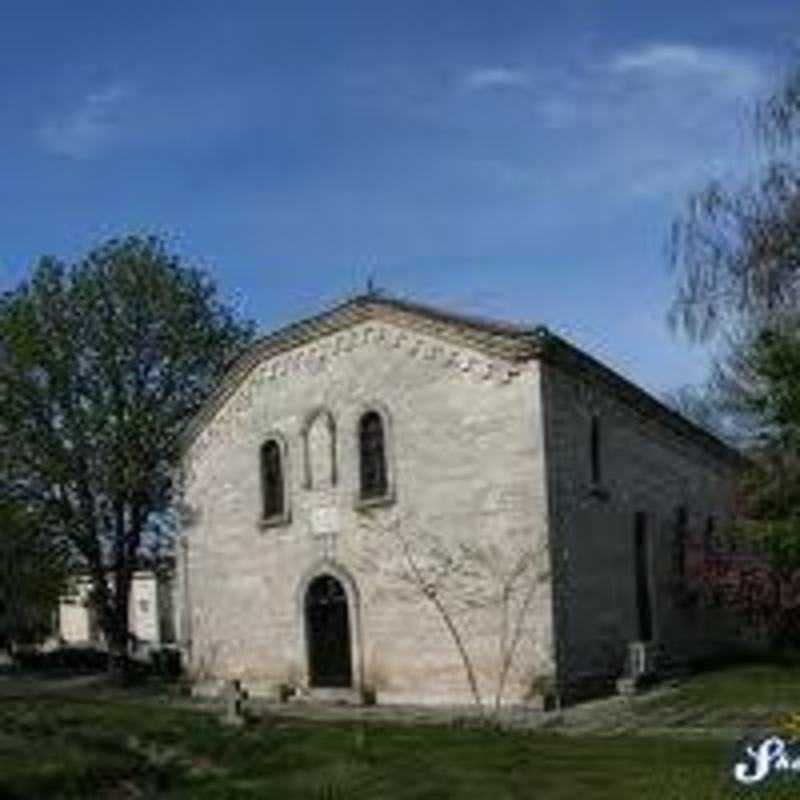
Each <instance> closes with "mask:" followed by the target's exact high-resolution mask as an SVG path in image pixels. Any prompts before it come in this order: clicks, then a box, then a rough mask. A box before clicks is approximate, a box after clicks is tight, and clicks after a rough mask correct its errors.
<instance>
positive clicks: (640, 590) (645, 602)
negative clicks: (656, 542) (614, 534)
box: [633, 511, 653, 642]
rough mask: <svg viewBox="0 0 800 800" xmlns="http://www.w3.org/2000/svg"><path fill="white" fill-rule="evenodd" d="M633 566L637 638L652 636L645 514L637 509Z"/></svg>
mask: <svg viewBox="0 0 800 800" xmlns="http://www.w3.org/2000/svg"><path fill="white" fill-rule="evenodd" d="M633 544H634V567H635V573H636V611H637V617H638V620H637V622H638V626H637V627H638V629H639V640H640V641H642V642H649V641H650V640H651V639H652V638H653V604H652V598H651V597H650V568H649V563H648V562H649V552H648V551H649V547H648V543H647V515H646V514H645V513H644V512H643V511H637V512H636V516H635V519H634V542H633Z"/></svg>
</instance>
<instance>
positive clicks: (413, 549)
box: [175, 294, 739, 705]
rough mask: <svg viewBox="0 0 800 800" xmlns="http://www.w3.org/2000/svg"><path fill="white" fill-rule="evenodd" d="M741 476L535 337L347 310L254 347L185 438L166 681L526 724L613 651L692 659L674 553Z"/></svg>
mask: <svg viewBox="0 0 800 800" xmlns="http://www.w3.org/2000/svg"><path fill="white" fill-rule="evenodd" d="M738 464H739V456H738V455H737V454H736V453H735V452H734V451H732V450H730V449H729V448H727V447H726V446H725V445H723V444H722V443H721V442H719V441H718V440H716V439H714V438H713V437H712V436H710V435H709V434H707V433H705V432H704V431H702V430H700V429H699V428H697V427H695V426H694V425H692V424H691V423H689V422H688V421H686V420H685V419H683V418H682V417H680V416H679V415H677V414H675V413H674V412H673V411H671V410H669V409H667V408H666V407H665V406H663V405H662V404H661V403H659V402H658V401H656V400H654V399H653V398H652V397H650V396H649V395H647V394H646V393H645V392H643V391H642V390H640V389H639V388H637V387H636V386H635V385H633V384H631V383H630V382H628V381H627V380H625V379H624V378H622V377H621V376H619V375H617V374H616V373H614V372H613V371H611V370H610V369H608V368H607V367H605V366H603V365H602V364H600V363H599V362H597V361H596V360H594V359H593V358H591V357H590V356H588V355H586V354H585V353H583V352H581V351H580V350H578V349H577V348H575V347H573V346H572V345H570V344H568V343H567V342H566V341H564V340H563V339H561V338H559V337H557V336H555V335H553V334H552V333H550V332H548V331H547V330H546V329H544V328H530V329H528V328H522V327H516V326H512V325H506V324H502V323H495V322H487V321H485V320H480V319H473V318H469V317H464V316H460V315H456V314H451V313H448V312H445V311H441V310H438V309H434V308H430V307H428V306H422V305H419V304H416V303H409V302H406V301H400V300H396V299H390V298H386V297H383V296H382V295H374V294H370V295H365V296H361V297H357V298H355V299H352V300H349V301H347V302H345V303H342V304H341V305H339V306H337V307H335V308H333V309H332V310H329V311H327V312H325V313H323V314H320V315H318V316H316V317H313V318H310V319H307V320H303V321H300V322H298V323H295V324H293V325H291V326H289V327H287V328H285V329H282V330H279V331H277V332H275V333H273V334H271V335H268V336H266V337H263V338H262V339H260V340H259V341H257V342H256V343H255V344H254V345H253V346H252V347H251V348H250V350H249V351H248V352H247V353H245V354H244V355H243V356H242V357H241V358H240V359H239V360H238V361H237V362H236V363H235V364H234V365H233V367H232V368H231V370H230V371H229V374H228V375H227V377H226V378H225V380H224V381H223V383H222V385H221V386H220V387H219V389H218V390H217V392H216V393H215V394H214V395H213V396H212V397H211V399H210V400H209V402H208V403H207V404H206V406H205V407H204V409H203V410H202V411H201V413H200V414H199V415H198V417H197V419H196V420H195V421H194V422H193V424H192V425H191V426H190V428H189V430H188V432H187V435H186V440H185V450H184V459H183V465H182V481H183V500H182V510H183V518H184V533H183V535H182V538H181V546H180V548H179V550H180V551H179V554H178V570H177V585H176V595H175V605H176V608H177V618H178V630H179V639H180V641H181V643H182V646H183V649H184V655H185V660H186V663H187V667H188V669H189V672H190V674H191V675H192V676H193V678H194V680H195V682H196V686H197V687H198V691H202V690H203V689H204V687H210V686H213V685H215V683H218V682H219V681H220V680H224V679H233V678H238V679H240V680H241V681H242V682H243V684H244V685H245V686H246V687H247V688H248V690H249V691H250V692H251V693H253V694H256V695H258V694H261V695H266V696H273V697H277V696H283V697H287V696H291V695H295V696H310V697H312V698H313V697H320V698H325V697H333V698H350V699H353V700H356V701H358V700H366V701H369V702H373V701H376V702H379V703H382V702H385V703H399V702H406V703H453V704H456V703H465V702H472V701H474V700H475V699H476V697H480V699H481V700H482V701H483V702H499V703H514V704H518V703H531V704H534V705H536V704H539V703H542V702H545V701H546V700H547V698H548V696H549V697H551V698H552V697H558V698H561V699H568V698H569V697H571V696H579V695H580V694H581V693H582V692H584V693H585V692H590V691H592V689H593V687H598V686H601V685H603V684H604V683H606V684H607V683H608V682H609V681H613V680H614V679H615V678H617V677H619V676H620V675H621V674H624V673H625V671H626V669H627V668H628V667H627V665H628V661H629V653H630V652H631V645H632V643H639V644H638V645H637V647H638V648H639V650H638V652H640V653H641V654H642V657H643V658H646V659H649V658H651V657H653V656H652V654H654V653H661V654H664V653H668V654H672V655H674V656H675V657H678V658H680V657H685V656H689V655H693V654H699V653H701V652H708V651H709V650H710V649H713V648H715V647H717V646H722V644H723V643H724V642H723V640H725V638H726V637H727V636H728V632H727V631H726V630H725V628H724V626H723V625H721V624H719V622H718V621H716V620H714V619H713V618H712V617H711V616H709V614H710V613H711V612H709V611H707V610H706V609H704V608H702V607H701V606H700V605H698V604H697V602H695V601H693V600H692V594H691V592H690V591H687V590H686V580H687V576H686V571H687V563H688V562H689V558H688V556H687V552H688V550H689V548H690V546H691V542H692V541H693V539H696V538H697V536H698V535H700V536H702V534H703V533H705V534H708V531H709V530H710V529H711V528H713V527H714V526H715V525H716V526H720V525H722V524H723V523H724V521H725V520H726V519H727V518H728V516H729V515H730V502H729V487H730V481H731V478H732V477H733V475H734V473H735V471H736V469H737V468H738ZM687 598H688V599H687Z"/></svg>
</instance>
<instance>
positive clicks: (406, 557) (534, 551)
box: [361, 513, 549, 718]
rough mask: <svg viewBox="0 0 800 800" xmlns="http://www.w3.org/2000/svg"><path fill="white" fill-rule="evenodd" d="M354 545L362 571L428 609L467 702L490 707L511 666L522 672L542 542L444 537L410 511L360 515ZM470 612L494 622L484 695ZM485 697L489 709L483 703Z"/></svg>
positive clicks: (541, 568)
mask: <svg viewBox="0 0 800 800" xmlns="http://www.w3.org/2000/svg"><path fill="white" fill-rule="evenodd" d="M363 526H364V529H365V530H364V533H365V534H366V535H364V536H363V537H362V541H363V542H364V543H366V542H369V541H371V542H373V543H374V545H373V547H372V548H370V547H369V546H367V547H363V548H362V549H361V557H362V559H364V560H365V562H366V563H365V566H366V568H367V569H369V570H370V571H373V572H375V571H376V570H378V571H380V574H381V578H382V579H385V580H397V581H399V582H400V583H401V584H403V585H404V586H406V587H408V588H410V589H411V593H412V595H416V596H417V597H422V598H424V599H425V601H426V602H427V603H429V604H430V607H431V608H432V609H433V610H434V612H435V614H436V615H437V616H438V618H439V619H440V621H441V622H442V624H443V625H444V627H445V629H446V630H447V632H448V634H449V636H450V639H451V641H452V643H453V646H454V647H455V649H456V651H457V653H458V656H459V659H460V661H461V665H462V667H463V670H464V677H465V680H466V683H467V686H468V687H469V691H470V694H471V696H472V699H473V702H474V704H475V706H476V708H477V709H478V711H479V713H480V715H481V716H482V717H483V718H487V717H488V716H490V715H494V716H495V717H497V715H498V714H499V712H500V709H501V707H502V704H503V700H504V697H505V693H506V690H507V686H508V683H509V677H510V675H511V674H512V672H513V671H515V670H516V671H520V672H523V673H525V672H528V673H530V672H531V670H532V669H533V665H531V664H525V663H520V661H521V659H520V649H521V645H522V643H523V641H524V639H525V636H526V634H527V633H528V632H529V621H530V611H531V606H532V604H533V602H534V600H535V599H536V595H537V592H538V591H539V590H540V588H541V586H542V585H543V584H545V583H546V582H547V581H548V580H549V568H548V567H549V561H548V557H547V551H546V548H543V547H536V546H535V545H534V543H533V542H531V543H530V544H526V545H524V546H522V547H517V546H515V543H514V542H511V541H509V542H507V543H503V544H502V545H501V544H498V543H495V542H489V541H482V542H478V543H476V542H475V541H474V540H473V539H472V538H470V539H457V540H454V539H451V538H447V539H445V538H444V537H442V536H437V535H434V534H432V533H430V531H427V530H425V529H424V528H422V527H421V526H419V525H418V524H417V523H416V521H415V520H414V519H412V517H411V516H410V515H397V514H395V515H392V516H388V517H387V516H385V514H382V515H381V516H378V515H377V514H375V513H367V514H365V515H364V522H363ZM474 612H482V613H485V614H488V616H489V618H490V619H493V620H494V627H495V630H496V637H497V638H496V648H497V649H496V656H497V658H496V662H495V663H496V671H495V674H494V675H493V683H494V686H493V689H492V692H491V698H490V699H489V698H487V697H486V693H485V691H483V690H482V688H481V681H480V680H479V678H478V668H477V664H476V659H475V654H474V652H473V649H472V648H471V646H470V641H469V638H470V637H469V636H468V631H469V626H470V625H471V623H473V622H474ZM528 677H529V678H530V679H531V683H532V682H533V677H534V676H533V675H532V674H529V675H528ZM488 703H490V704H491V706H490V707H491V709H492V710H491V711H490V710H489V708H487V704H488Z"/></svg>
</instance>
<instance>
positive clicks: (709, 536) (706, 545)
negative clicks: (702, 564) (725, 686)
mask: <svg viewBox="0 0 800 800" xmlns="http://www.w3.org/2000/svg"><path fill="white" fill-rule="evenodd" d="M715 528H716V523H715V521H714V517H709V518H708V519H707V520H706V527H705V530H704V531H703V554H704V555H705V556H706V557H707V556H710V555H711V554H712V553H713V552H714V531H715Z"/></svg>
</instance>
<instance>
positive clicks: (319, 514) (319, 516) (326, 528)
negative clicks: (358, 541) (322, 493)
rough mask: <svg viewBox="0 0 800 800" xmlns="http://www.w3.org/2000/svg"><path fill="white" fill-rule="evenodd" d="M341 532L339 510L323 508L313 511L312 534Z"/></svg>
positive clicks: (331, 507)
mask: <svg viewBox="0 0 800 800" xmlns="http://www.w3.org/2000/svg"><path fill="white" fill-rule="evenodd" d="M338 531H339V509H338V508H336V507H334V506H323V507H320V508H313V509H311V532H312V533H313V534H314V535H319V534H323V533H337V532H338Z"/></svg>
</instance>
